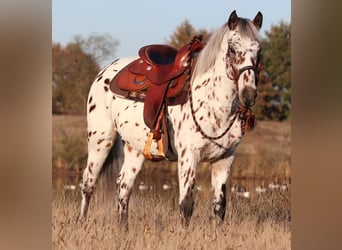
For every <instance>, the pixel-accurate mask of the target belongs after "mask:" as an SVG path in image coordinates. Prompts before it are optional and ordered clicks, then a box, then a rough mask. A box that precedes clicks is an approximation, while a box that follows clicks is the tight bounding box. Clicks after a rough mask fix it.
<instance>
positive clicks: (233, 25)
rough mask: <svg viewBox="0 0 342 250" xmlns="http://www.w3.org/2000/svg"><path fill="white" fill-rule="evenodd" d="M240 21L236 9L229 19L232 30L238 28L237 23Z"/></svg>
mask: <svg viewBox="0 0 342 250" xmlns="http://www.w3.org/2000/svg"><path fill="white" fill-rule="evenodd" d="M238 22H239V17H238V16H237V15H236V11H235V10H234V11H233V12H232V13H231V14H230V16H229V19H228V27H229V29H230V30H233V29H235V28H236V26H237V24H238Z"/></svg>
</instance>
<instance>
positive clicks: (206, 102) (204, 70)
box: [78, 11, 262, 228]
mask: <svg viewBox="0 0 342 250" xmlns="http://www.w3.org/2000/svg"><path fill="white" fill-rule="evenodd" d="M261 25H262V14H261V13H260V12H258V13H257V15H256V16H255V18H254V19H253V21H252V20H249V19H245V18H240V17H238V16H237V14H236V12H235V11H233V12H232V13H231V15H230V16H229V18H228V22H227V23H225V24H224V25H223V26H222V27H221V28H219V29H218V30H217V31H216V32H215V33H214V34H213V35H212V36H211V38H210V39H209V41H208V43H207V45H206V46H205V47H204V48H203V49H202V50H201V51H200V53H199V54H198V56H197V62H196V64H195V66H194V69H193V70H192V72H191V81H190V90H189V95H188V100H187V101H186V102H185V103H184V104H182V105H175V106H168V107H167V119H168V122H169V123H170V126H171V129H172V130H173V133H172V135H173V136H172V137H173V138H171V140H172V143H173V145H174V148H175V150H176V153H177V156H178V159H177V161H178V178H179V208H180V216H181V222H182V225H184V226H187V225H188V224H189V220H190V217H191V216H192V213H193V207H194V197H193V191H194V183H195V176H196V168H197V165H198V163H199V162H201V161H209V162H211V163H212V164H211V165H212V173H211V182H212V188H213V191H214V192H213V195H214V197H213V203H212V204H213V212H214V214H215V215H216V217H218V218H219V220H223V219H224V216H225V211H226V181H227V178H228V175H229V172H230V167H231V164H232V162H233V159H234V153H235V149H236V147H237V145H238V144H239V142H240V140H241V139H242V136H243V135H244V132H245V129H246V128H248V126H249V127H253V121H254V119H253V117H252V114H251V111H250V107H251V106H252V105H254V103H255V99H256V96H257V89H256V86H257V82H258V73H259V70H260V54H261V45H260V39H259V37H258V31H259V30H260V28H261ZM133 60H136V58H132V57H131V58H122V59H119V60H116V61H114V62H113V63H111V64H110V65H108V66H106V67H105V68H104V69H103V70H102V71H101V72H100V73H99V75H98V76H97V77H96V79H95V81H94V83H93V84H92V86H91V89H90V92H89V96H88V101H87V120H88V161H87V166H86V168H85V170H84V173H83V184H82V191H81V194H82V202H81V212H80V216H79V218H78V219H79V221H82V220H84V219H85V217H86V214H87V210H88V206H89V201H90V198H91V195H92V194H93V191H94V188H95V185H96V181H97V178H98V175H99V172H100V170H101V168H102V166H103V164H104V162H105V160H106V158H107V155H108V153H109V152H110V150H112V147H113V146H114V145H115V143H114V142H115V138H120V139H121V140H122V145H123V150H122V152H123V154H124V157H123V158H124V159H123V164H122V167H121V171H120V173H119V175H118V177H117V180H116V182H117V187H118V197H117V201H118V221H119V224H120V225H123V226H124V227H126V228H127V227H128V204H129V199H130V194H131V191H132V187H133V184H134V181H135V178H136V176H137V174H138V173H139V171H140V170H141V167H142V165H143V162H144V160H145V158H144V156H143V148H144V145H145V143H146V138H147V134H148V132H149V129H148V128H147V127H146V125H145V124H144V120H143V105H144V104H143V103H142V102H137V101H132V100H128V99H125V98H123V97H122V96H121V97H120V96H118V95H116V94H114V93H113V92H111V91H110V89H109V83H110V82H111V80H112V79H113V78H114V77H115V75H116V74H117V73H118V72H119V71H120V70H121V69H123V68H124V67H125V66H126V65H127V64H129V63H131V62H132V61H133ZM251 117H252V118H251ZM118 134H119V136H117V135H118ZM113 150H115V148H114V149H113ZM151 150H153V151H157V145H156V143H155V142H154V143H153V144H152V147H151Z"/></svg>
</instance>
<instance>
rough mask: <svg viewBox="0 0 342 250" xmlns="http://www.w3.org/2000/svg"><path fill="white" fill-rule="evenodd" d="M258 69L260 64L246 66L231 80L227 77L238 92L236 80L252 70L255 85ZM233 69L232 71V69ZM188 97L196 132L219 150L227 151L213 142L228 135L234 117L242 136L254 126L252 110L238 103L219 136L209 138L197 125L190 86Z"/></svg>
mask: <svg viewBox="0 0 342 250" xmlns="http://www.w3.org/2000/svg"><path fill="white" fill-rule="evenodd" d="M190 68H192V67H190ZM260 68H261V67H260V64H257V66H254V65H248V66H245V67H242V68H241V69H239V70H237V71H234V76H235V77H234V78H233V79H232V78H231V77H230V76H229V75H228V78H229V79H231V80H232V81H234V83H235V85H236V88H237V90H238V80H239V78H240V76H241V75H242V73H244V72H245V71H247V70H252V71H253V72H254V77H255V83H257V82H258V78H259V72H260V70H261V69H260ZM233 69H234V67H233ZM235 72H236V73H235ZM189 73H190V74H191V72H189ZM189 97H190V109H191V115H192V118H193V121H194V123H195V126H196V129H197V131H198V132H200V134H201V135H202V136H203V137H204V138H206V139H209V140H210V141H211V142H213V143H214V144H215V145H217V146H219V147H220V148H224V149H226V150H229V149H228V148H226V147H224V146H223V145H221V144H219V143H217V142H216V141H215V140H218V139H221V138H222V137H223V136H225V135H226V134H227V133H228V131H229V130H230V129H231V127H232V126H233V123H234V121H235V119H236V117H238V118H239V119H240V120H241V130H242V134H244V133H245V130H246V129H253V128H254V126H255V124H256V120H255V115H254V113H253V112H252V110H251V109H250V108H249V107H245V106H243V105H242V104H241V103H239V105H238V108H237V109H236V111H235V112H234V113H233V114H232V115H231V116H230V117H229V123H228V126H227V128H226V129H225V130H224V131H223V132H222V133H221V134H219V135H217V136H210V135H208V134H206V133H205V132H204V131H203V129H202V128H201V126H200V125H199V123H198V121H197V119H196V116H195V111H194V106H193V100H192V88H191V86H190V89H189Z"/></svg>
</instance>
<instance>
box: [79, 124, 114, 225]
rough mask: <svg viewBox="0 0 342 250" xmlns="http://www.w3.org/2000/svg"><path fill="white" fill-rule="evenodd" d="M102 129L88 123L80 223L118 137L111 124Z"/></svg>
mask: <svg viewBox="0 0 342 250" xmlns="http://www.w3.org/2000/svg"><path fill="white" fill-rule="evenodd" d="M101 125H102V127H98V126H96V129H95V127H94V126H89V123H88V160H87V166H86V168H85V169H84V171H83V182H82V188H81V189H82V190H81V195H82V201H81V212H80V215H79V217H78V221H80V222H81V221H83V220H84V219H85V217H86V215H87V211H88V206H89V202H90V198H91V196H92V194H93V192H94V189H95V187H96V181H97V178H98V176H99V173H100V170H101V168H102V166H103V163H104V162H105V160H106V158H107V156H108V153H109V151H110V150H111V148H112V145H113V142H114V138H115V135H116V132H115V130H114V129H113V127H112V125H111V122H110V123H108V122H107V126H104V125H105V123H103V124H101Z"/></svg>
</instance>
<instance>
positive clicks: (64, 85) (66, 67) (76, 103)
mask: <svg viewBox="0 0 342 250" xmlns="http://www.w3.org/2000/svg"><path fill="white" fill-rule="evenodd" d="M99 70H100V68H99V66H98V64H97V63H96V62H95V61H94V59H93V58H92V56H90V55H89V54H86V53H85V52H84V51H83V50H82V48H81V44H80V43H69V44H68V45H67V46H66V47H64V48H63V47H62V46H61V45H60V44H58V43H57V44H53V46H52V112H53V113H64V114H84V113H85V109H86V100H87V94H88V91H89V87H90V85H91V82H92V81H93V80H94V78H95V76H96V75H97V73H98V72H99Z"/></svg>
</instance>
